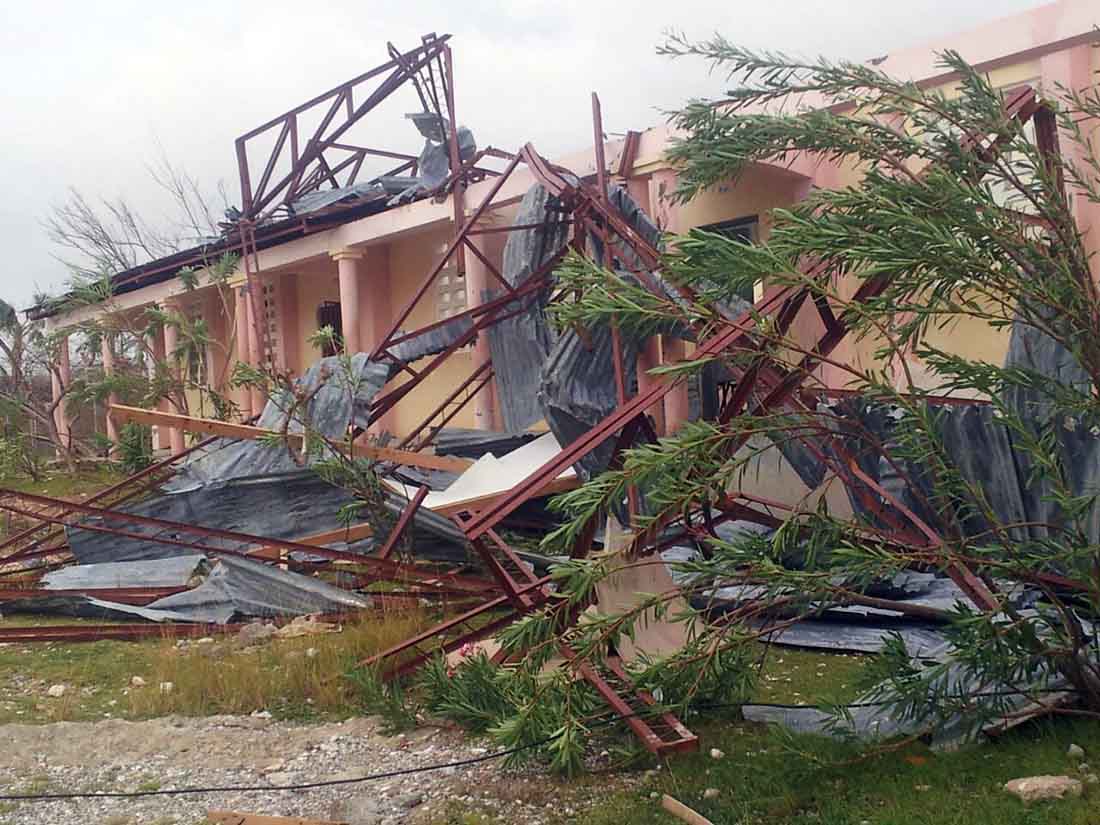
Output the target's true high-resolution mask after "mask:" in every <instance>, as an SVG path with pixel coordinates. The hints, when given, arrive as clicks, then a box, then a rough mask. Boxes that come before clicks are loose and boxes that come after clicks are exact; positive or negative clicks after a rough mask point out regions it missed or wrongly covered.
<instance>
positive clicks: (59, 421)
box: [50, 335, 73, 454]
mask: <svg viewBox="0 0 1100 825" xmlns="http://www.w3.org/2000/svg"><path fill="white" fill-rule="evenodd" d="M72 378H73V374H72V366H71V364H70V362H69V336H68V335H64V336H62V337H61V338H60V340H59V341H58V344H57V370H55V371H51V372H50V389H51V390H52V392H53V401H54V403H55V404H56V405H57V406H56V407H55V408H54V413H53V416H54V418H53V420H54V424H55V425H56V426H57V435H58V437H59V438H60V439H61V442H62V443H63V444H64V445H65V446H67V447H71V446H72V426H71V419H70V417H69V413H68V412H67V411H66V410H65V400H64V394H65V392H66V391H67V390H68V389H69V385H70V384H71V383H72ZM59 402H60V403H59ZM59 454H60V451H59Z"/></svg>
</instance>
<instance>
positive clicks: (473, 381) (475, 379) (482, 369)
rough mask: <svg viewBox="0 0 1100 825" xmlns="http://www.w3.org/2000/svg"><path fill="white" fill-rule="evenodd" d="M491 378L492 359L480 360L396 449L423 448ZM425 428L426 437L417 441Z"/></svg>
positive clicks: (415, 449)
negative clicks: (458, 402) (452, 405)
mask: <svg viewBox="0 0 1100 825" xmlns="http://www.w3.org/2000/svg"><path fill="white" fill-rule="evenodd" d="M492 380H493V362H492V359H489V360H487V361H484V362H482V364H481V366H479V367H478V368H477V369H476V370H474V371H473V372H472V373H471V374H470V375H469V377H468V378H466V380H465V381H463V382H462V383H461V384H459V385H458V386H457V387H455V388H454V389H453V390H451V392H450V393H448V395H447V397H446V398H444V399H443V400H442V401H441V402H440V403H439V404H438V405H437V406H436V408H435V409H434V410H432V411H431V412H430V413H428V415H427V416H425V417H424V420H423V421H421V422H420V423H419V424H417V425H416V426H415V427H414V428H413V429H412V431H411V432H410V433H409V434H408V435H406V436H405V437H404V438H403V439H401V441H400V443H399V444H398V445H397V449H399V450H400V449H404V448H406V447H409V446H412V448H413V450H414V451H417V450H421V449H423V448H424V447H425V446H427V445H428V444H430V443H431V442H432V440H433V439H434V438H435V437H436V435H437V434H438V433H439V431H440V430H441V429H443V428H444V427H446V426H447V424H448V423H449V422H450V420H451V419H452V418H454V417H455V416H456V415H457V414H458V413H459V412H460V411H461V410H462V409H463V408H464V407H465V406H466V404H468V403H469V402H470V399H472V398H474V397H475V396H476V395H477V393H478V392H480V391H481V389H482V387H484V386H485V385H486V384H488V383H489V382H490V381H492ZM470 387H473V389H472V390H471V392H470V393H469V394H468V395H467V396H466V398H465V399H464V400H463V402H462V403H461V404H459V405H458V406H456V407H455V408H454V409H453V410H451V411H450V412H448V413H447V415H445V416H444V417H443V420H442V421H440V422H439V423H438V424H436V425H432V421H434V420H435V419H436V417H437V416H439V415H441V414H442V413H443V411H444V410H446V409H447V407H448V406H449V405H451V404H453V403H454V402H455V399H457V398H458V397H459V396H460V395H462V393H463V392H465V391H466V390H467V389H468V388H470ZM426 429H427V430H429V432H428V435H427V437H426V438H424V439H423V440H422V441H418V440H417V436H419V435H420V433H422V432H423V431H424V430H426Z"/></svg>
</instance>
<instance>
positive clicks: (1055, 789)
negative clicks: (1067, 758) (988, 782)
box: [1004, 776, 1084, 802]
mask: <svg viewBox="0 0 1100 825" xmlns="http://www.w3.org/2000/svg"><path fill="white" fill-rule="evenodd" d="M1004 789H1005V790H1006V791H1008V793H1010V794H1012V795H1013V796H1015V797H1017V798H1018V799H1020V800H1021V801H1023V802H1039V801H1041V800H1045V799H1062V798H1063V797H1066V796H1080V795H1081V793H1082V792H1083V791H1084V786H1083V785H1082V784H1081V780H1079V779H1074V778H1073V777H1071V776H1023V777H1020V778H1019V779H1013V780H1010V781H1009V782H1006V783H1005V784H1004Z"/></svg>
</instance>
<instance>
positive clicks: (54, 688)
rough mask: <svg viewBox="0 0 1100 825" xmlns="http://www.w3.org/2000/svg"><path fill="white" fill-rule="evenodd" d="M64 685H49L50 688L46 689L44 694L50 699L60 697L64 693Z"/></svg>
mask: <svg viewBox="0 0 1100 825" xmlns="http://www.w3.org/2000/svg"><path fill="white" fill-rule="evenodd" d="M65 690H66V687H65V686H64V685H50V689H49V690H47V691H46V695H47V696H49V697H50V698H51V699H60V698H61V697H62V696H64V695H65Z"/></svg>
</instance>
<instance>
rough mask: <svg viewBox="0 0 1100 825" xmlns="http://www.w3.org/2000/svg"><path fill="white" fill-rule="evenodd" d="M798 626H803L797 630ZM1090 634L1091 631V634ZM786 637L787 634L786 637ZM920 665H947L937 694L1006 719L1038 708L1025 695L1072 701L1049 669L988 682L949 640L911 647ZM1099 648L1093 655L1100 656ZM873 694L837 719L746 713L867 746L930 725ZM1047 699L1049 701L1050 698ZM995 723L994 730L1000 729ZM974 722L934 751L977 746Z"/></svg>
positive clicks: (946, 734) (804, 711)
mask: <svg viewBox="0 0 1100 825" xmlns="http://www.w3.org/2000/svg"><path fill="white" fill-rule="evenodd" d="M796 627H797V625H796ZM1088 632H1090V631H1086V633H1088ZM784 635H785V634H784ZM907 650H908V652H909V653H910V655H911V656H913V657H914V661H916V662H920V661H924V662H925V663H936V664H942V665H946V670H945V672H944V674H943V675H941V676H939V677H938V679H937V684H936V686H935V689H936V690H937V691H938V692H942V693H943V695H946V696H955V697H960V698H962V697H965V699H966V700H967V701H968V702H984V703H986V707H987V708H989V709H993V710H995V711H996V713H999V714H1004V716H1003V717H1002V718H1003V719H1012V718H1013V717H1014V716H1015V715H1017V714H1018V713H1019V712H1020V711H1022V710H1032V709H1034V708H1035V706H1034V704H1033V703H1032V702H1031V700H1030V699H1029V698H1027V697H1025V696H1023V695H1020V694H1021V693H1023V694H1027V695H1029V696H1037V697H1040V698H1041V699H1043V700H1044V702H1046V701H1050V702H1052V703H1057V702H1060V701H1062V700H1063V699H1065V698H1066V696H1065V695H1063V694H1061V693H1059V692H1061V691H1069V690H1070V685H1069V682H1068V680H1066V679H1065V677H1063V676H1062V675H1061V674H1059V673H1056V672H1054V671H1052V670H1051V669H1050V668H1049V667H1047V666H1045V665H1040V666H1038V667H1037V668H1036V669H1035V670H1034V671H1033V672H1031V673H1028V674H1025V675H1023V676H1022V677H1021V680H1020V682H1019V684H1016V685H1007V684H1003V683H999V682H987V681H982V680H981V679H979V678H978V677H977V676H976V675H975V674H973V673H971V672H969V671H968V670H967V669H965V668H964V667H963V666H962V664H961V663H959V662H958V661H957V660H956V657H955V654H954V652H953V648H952V646H951V644H950V643H949V642H947V641H944V642H943V643H942V644H940V645H939V646H937V647H932V648H930V649H927V650H925V651H924V652H923V653H917V652H916V651H914V650H913V649H911V648H909V647H908V642H907ZM1096 653H1097V651H1096V650H1095V649H1093V650H1092V651H1091V655H1092V656H1093V658H1095V657H1096ZM872 695H874V694H870V695H867V696H864V697H862V698H861V699H860V700H858V701H856V702H854V703H852V704H851V705H849V706H848V707H847V708H846V712H845V714H844V715H842V716H836V715H833V714H831V713H826V712H825V711H822V710H818V709H817V708H812V707H805V708H782V707H768V706H760V705H744V706H743V707H742V713H743V715H744V718H745V719H746V720H747V721H751V722H771V723H775V724H780V725H783V726H784V727H786V728H788V729H789V730H793V731H797V732H800V733H813V734H820V735H826V736H836V737H842V738H855V739H859V740H863V741H877V740H882V739H889V738H892V737H894V736H901V735H907V734H913V733H919V732H921V731H922V730H923V729H924V728H925V725H924V723H923V722H921V721H919V720H915V719H912V718H907V717H903V716H899V715H896V714H895V712H894V709H893V707H892V706H891V702H890V699H891V694H889V693H887V694H885V695H883V696H880V697H878V698H877V699H871V696H872ZM1046 697H1049V699H1048V698H1046ZM996 726H997V723H996V722H994V723H993V724H992V727H996ZM981 732H982V731H981V729H979V728H977V727H976V726H975V724H974V723H973V721H972V720H970V719H967V718H964V717H963V716H962V715H959V714H956V715H954V716H952V717H949V718H947V719H945V720H943V723H942V724H941V725H940V726H939V727H938V729H937V731H936V733H935V736H934V737H933V740H932V744H933V747H939V748H950V747H957V746H958V745H960V744H963V743H965V742H968V741H973V740H974V739H975V738H976V737H977V736H978V735H979V734H980V733H981Z"/></svg>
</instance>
